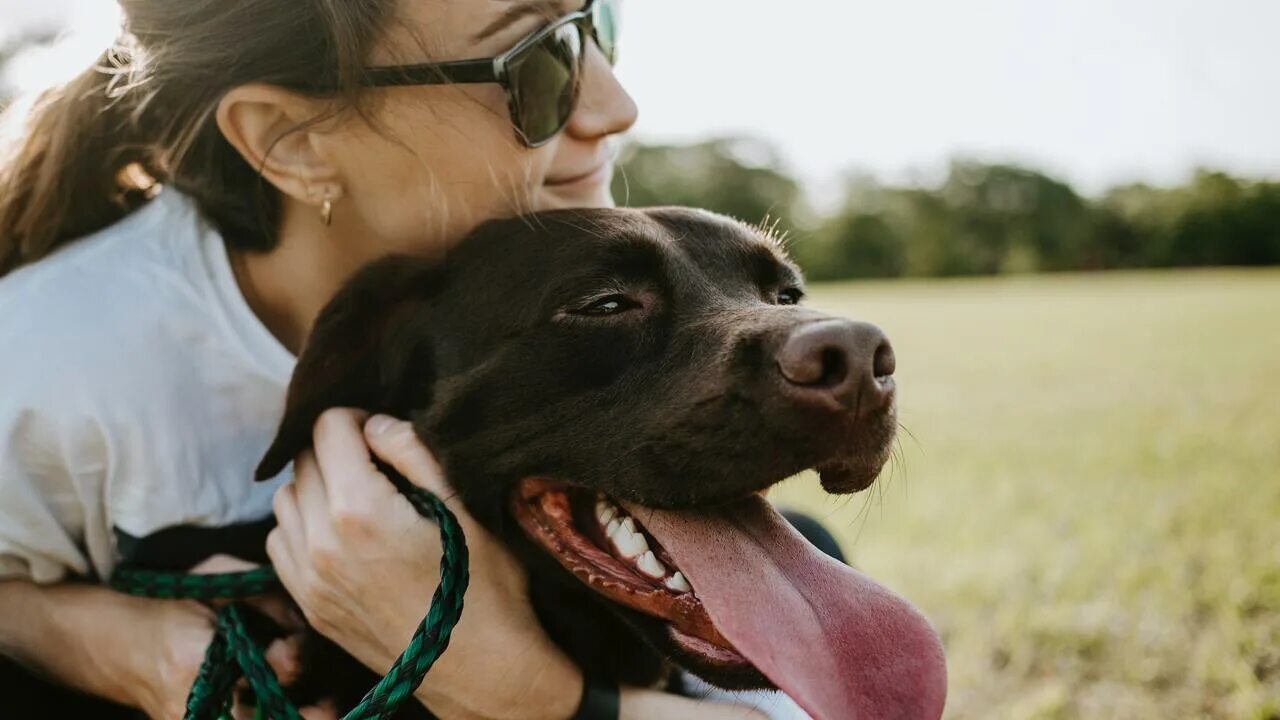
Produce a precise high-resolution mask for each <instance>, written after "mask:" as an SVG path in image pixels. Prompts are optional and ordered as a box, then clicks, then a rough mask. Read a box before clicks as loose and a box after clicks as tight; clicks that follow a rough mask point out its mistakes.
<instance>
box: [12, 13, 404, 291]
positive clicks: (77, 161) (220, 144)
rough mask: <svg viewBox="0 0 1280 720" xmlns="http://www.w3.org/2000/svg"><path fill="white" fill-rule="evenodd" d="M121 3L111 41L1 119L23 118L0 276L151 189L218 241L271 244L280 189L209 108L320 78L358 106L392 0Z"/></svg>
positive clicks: (111, 218) (133, 205) (136, 202)
mask: <svg viewBox="0 0 1280 720" xmlns="http://www.w3.org/2000/svg"><path fill="white" fill-rule="evenodd" d="M120 5H121V8H122V9H123V10H124V19H125V23H124V26H123V27H122V28H121V30H122V33H121V35H120V40H119V42H118V43H117V45H116V47H115V48H113V49H111V50H109V51H107V52H106V53H104V54H103V55H102V57H101V58H100V59H99V61H98V62H97V63H96V64H95V65H94V67H92V68H90V69H88V70H86V71H85V72H84V73H82V74H81V75H79V76H78V77H76V78H75V79H73V80H72V81H71V82H69V83H67V84H65V85H62V86H60V87H57V88H54V89H52V90H49V91H47V92H45V93H44V94H43V95H41V96H40V97H38V98H37V99H36V101H35V104H34V106H33V107H32V109H31V110H30V111H29V112H28V113H27V114H26V115H24V116H22V117H19V116H18V115H17V113H16V112H15V111H16V110H17V108H16V107H11V108H10V109H9V110H8V111H7V112H6V113H5V114H4V115H0V120H8V121H13V122H16V123H18V124H19V126H18V127H17V128H16V130H17V132H16V134H15V135H14V136H13V139H12V140H9V141H8V142H6V141H5V140H3V139H0V278H2V277H3V276H4V275H5V274H6V273H8V272H10V271H12V270H13V269H15V268H17V267H20V266H22V265H25V264H27V263H31V262H35V261H37V260H39V259H40V258H42V257H44V256H46V255H48V254H49V253H51V252H53V251H54V250H56V249H57V248H58V247H59V246H61V245H64V244H65V243H67V242H70V241H73V240H75V239H76V238H78V237H81V236H84V235H88V234H91V233H93V232H96V231H98V230H101V229H102V228H105V227H107V226H108V225H111V224H112V223H114V222H116V221H117V220H119V219H121V218H122V217H124V216H125V215H128V214H129V213H130V212H132V211H133V210H135V209H137V208H138V206H140V205H142V204H143V203H145V202H146V200H147V197H148V195H149V194H150V193H151V191H152V190H153V189H154V188H155V186H156V185H157V183H163V184H165V185H167V186H168V187H171V188H173V189H176V190H178V191H180V192H182V193H183V194H185V195H187V196H189V197H191V198H192V199H193V200H194V201H195V203H196V204H197V206H198V207H199V208H200V211H201V212H202V214H203V215H204V216H205V217H206V218H207V219H208V220H209V221H210V222H211V223H212V224H213V225H214V227H216V228H217V229H218V230H219V232H221V234H222V236H223V239H224V241H225V242H226V243H227V244H228V245H230V246H233V247H235V248H237V249H242V250H248V251H256V252H266V251H269V250H271V249H272V248H273V247H275V245H276V242H277V238H278V234H279V232H278V231H279V225H280V218H281V214H282V207H283V205H282V200H281V198H280V193H279V191H277V190H276V189H275V187H274V186H272V185H271V184H270V183H268V182H266V181H265V180H264V179H263V178H262V175H261V173H260V172H259V169H258V168H256V167H253V166H251V165H250V164H249V163H248V162H246V161H245V159H244V158H243V157H242V156H241V155H240V153H239V152H237V151H236V149H235V148H234V147H232V145H231V144H230V143H229V142H227V140H226V138H225V137H223V135H222V133H221V131H219V129H218V126H217V122H216V110H217V105H218V102H219V101H220V99H221V98H222V97H223V96H224V95H225V94H226V93H227V92H228V91H229V90H231V89H232V88H235V87H238V86H241V85H245V84H249V83H268V84H274V85H278V86H280V87H285V88H293V89H295V90H298V91H304V90H305V89H306V88H309V87H312V86H313V85H314V84H315V83H316V81H317V80H319V81H320V84H321V85H330V86H334V87H338V88H340V92H337V93H334V94H333V96H332V99H333V100H334V101H335V103H334V106H335V108H356V109H359V107H360V106H359V100H360V99H361V93H360V87H359V83H358V82H357V79H358V77H359V75H360V74H361V73H362V72H363V70H364V59H365V58H366V57H368V56H369V53H370V52H371V51H372V48H373V47H374V45H375V43H376V42H377V40H378V38H380V37H382V35H383V31H384V29H385V28H386V27H388V26H389V24H390V22H391V20H392V18H394V17H395V1H394V0H360V1H359V2H355V1H354V0H288V1H286V2H282V1H281V0H237V2H236V3H235V6H236V12H229V11H227V10H226V9H225V8H223V4H222V3H217V2H211V1H208V0H201V1H200V2H175V1H174V0H120ZM6 116H9V117H6ZM6 124H7V123H6Z"/></svg>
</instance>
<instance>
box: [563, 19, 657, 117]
mask: <svg viewBox="0 0 1280 720" xmlns="http://www.w3.org/2000/svg"><path fill="white" fill-rule="evenodd" d="M580 92H581V94H580V95H579V96H578V106H577V107H576V108H575V109H574V111H573V115H572V116H571V117H570V118H569V124H568V125H567V126H565V131H566V132H568V133H569V134H570V135H572V136H573V137H574V138H576V139H578V140H599V139H601V138H604V137H607V136H609V135H616V134H618V133H622V132H626V131H627V130H629V129H630V128H631V126H632V125H635V124H636V115H637V114H638V113H639V110H638V109H637V108H636V102H635V100H632V99H631V96H630V95H628V94H627V91H626V90H625V89H624V88H623V87H622V84H621V83H619V82H618V78H617V76H616V75H614V74H613V66H612V65H610V64H609V61H608V59H606V58H605V56H604V53H603V52H601V51H600V48H599V47H597V46H596V44H595V43H594V42H591V43H587V56H586V57H585V58H583V68H582V89H581V91H580Z"/></svg>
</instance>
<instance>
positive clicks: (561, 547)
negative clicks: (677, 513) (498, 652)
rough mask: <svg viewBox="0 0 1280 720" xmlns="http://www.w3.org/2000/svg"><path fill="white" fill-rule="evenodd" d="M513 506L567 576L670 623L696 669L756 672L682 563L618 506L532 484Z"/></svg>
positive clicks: (560, 486)
mask: <svg viewBox="0 0 1280 720" xmlns="http://www.w3.org/2000/svg"><path fill="white" fill-rule="evenodd" d="M513 506H514V507H513V510H514V514H515V517H516V520H517V521H518V522H519V523H520V525H521V527H523V528H524V530H525V532H526V533H527V534H528V535H529V536H530V537H531V538H533V539H534V541H536V542H537V543H538V545H540V546H541V547H542V548H543V549H544V550H546V551H547V552H548V553H550V554H551V555H552V556H553V557H554V558H555V559H556V560H557V561H559V563H560V564H561V565H562V566H563V567H564V568H565V569H566V570H568V571H569V572H570V573H572V574H573V575H574V576H575V577H577V578H578V580H580V581H581V582H583V583H585V584H586V585H587V586H588V587H590V588H591V589H592V590H594V591H595V592H597V593H599V594H601V595H603V596H604V597H606V598H608V599H610V600H612V601H613V602H616V603H618V604H620V605H623V606H624V607H628V608H630V609H632V610H635V611H636V612H639V613H642V614H644V615H647V616H649V617H652V618H656V619H658V620H661V621H664V622H665V623H666V624H667V630H668V633H669V637H670V640H671V642H672V643H673V644H674V645H675V646H676V648H677V649H678V650H680V651H681V652H682V653H684V654H686V655H689V656H691V659H695V660H696V661H698V662H697V664H698V665H700V666H702V667H704V668H708V669H715V670H718V671H721V672H722V673H730V674H740V673H742V672H745V671H754V668H753V667H752V665H751V662H750V661H749V660H747V658H745V657H743V655H742V654H741V653H739V652H738V651H737V650H736V649H735V648H734V647H733V644H732V643H731V642H729V641H728V640H727V639H725V637H724V636H723V635H721V634H720V632H719V631H718V630H717V629H716V626H715V623H713V622H712V621H711V617H710V616H709V615H708V614H707V610H706V608H705V607H704V606H703V604H702V600H701V598H699V596H698V594H697V592H696V591H695V590H694V588H693V586H692V585H691V584H690V583H689V580H688V578H687V577H685V574H684V572H683V571H681V570H680V566H679V564H678V563H677V562H676V560H675V559H673V558H672V557H671V554H670V553H669V552H667V550H666V548H664V547H662V545H661V544H660V543H659V542H658V541H657V540H656V539H654V537H653V535H651V534H650V533H649V532H648V530H646V529H645V527H644V525H643V524H641V523H640V522H638V521H637V520H636V518H635V517H633V516H632V515H631V514H630V513H628V512H627V511H626V510H625V509H623V508H622V507H619V506H618V504H617V503H615V502H614V501H613V500H612V499H610V498H609V497H607V496H605V495H602V494H599V493H593V492H589V491H587V490H583V489H581V488H576V487H572V486H570V485H567V484H565V483H556V482H553V481H549V480H545V479H541V478H529V479H526V480H525V481H523V482H522V483H520V486H519V488H518V490H517V492H516V496H515V498H514V503H513ZM752 674H753V675H754V672H752Z"/></svg>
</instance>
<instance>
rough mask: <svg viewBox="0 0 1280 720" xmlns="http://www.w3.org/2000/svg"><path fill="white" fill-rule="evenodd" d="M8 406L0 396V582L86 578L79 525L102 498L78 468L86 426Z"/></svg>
mask: <svg viewBox="0 0 1280 720" xmlns="http://www.w3.org/2000/svg"><path fill="white" fill-rule="evenodd" d="M19 394H21V393H19ZM15 400H18V399H17V398H14V397H13V396H12V395H10V397H9V398H8V399H5V398H3V396H2V395H0V580H12V579H26V580H32V581H34V582H38V583H53V582H57V581H59V580H62V579H64V578H65V577H67V576H68V575H78V576H83V577H89V576H92V575H93V563H92V562H91V559H90V552H89V549H88V547H87V546H86V542H85V534H86V518H87V517H88V516H89V514H90V513H92V512H94V511H95V510H100V508H101V500H100V499H98V498H101V495H102V493H101V481H100V477H98V476H100V475H101V466H99V467H98V468H97V469H94V468H85V467H84V466H83V465H82V464H81V463H82V462H83V459H84V457H83V451H84V447H83V446H82V440H83V435H84V432H85V430H86V429H87V427H86V426H87V425H88V423H84V422H67V421H66V420H65V419H61V418H57V417H54V416H50V415H48V414H42V412H41V411H40V410H39V409H37V408H35V407H23V406H22V405H21V404H18V403H15ZM19 403H20V401H19ZM95 486H97V487H95Z"/></svg>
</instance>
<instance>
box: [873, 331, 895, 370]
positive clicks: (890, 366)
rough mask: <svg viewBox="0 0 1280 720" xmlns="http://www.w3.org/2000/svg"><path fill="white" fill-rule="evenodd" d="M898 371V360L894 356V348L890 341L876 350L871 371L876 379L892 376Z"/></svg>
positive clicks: (884, 342) (882, 343) (883, 343)
mask: <svg viewBox="0 0 1280 720" xmlns="http://www.w3.org/2000/svg"><path fill="white" fill-rule="evenodd" d="M897 369H898V360H897V358H896V357H894V355H893V346H892V345H890V344H889V341H888V340H885V341H883V342H881V343H880V346H879V347H877V348H876V355H875V358H874V360H873V361H872V365H871V371H872V373H874V374H875V376H876V377H878V378H882V377H888V376H890V375H892V374H893V371H894V370H897Z"/></svg>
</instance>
